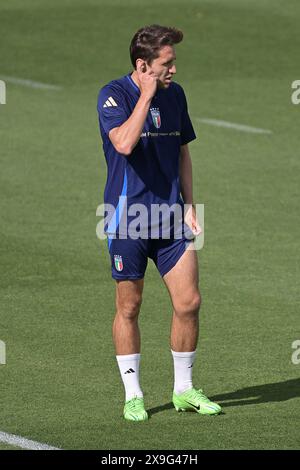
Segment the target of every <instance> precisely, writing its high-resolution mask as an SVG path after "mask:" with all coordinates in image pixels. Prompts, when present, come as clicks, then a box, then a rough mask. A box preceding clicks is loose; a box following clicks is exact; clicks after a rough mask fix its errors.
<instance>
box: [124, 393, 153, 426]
mask: <svg viewBox="0 0 300 470" xmlns="http://www.w3.org/2000/svg"><path fill="white" fill-rule="evenodd" d="M124 418H125V419H127V420H128V421H147V419H148V414H147V411H146V410H145V406H144V399H143V398H137V397H134V398H132V399H131V400H128V401H127V402H126V403H125V406H124Z"/></svg>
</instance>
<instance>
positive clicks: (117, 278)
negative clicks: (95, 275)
mask: <svg viewBox="0 0 300 470" xmlns="http://www.w3.org/2000/svg"><path fill="white" fill-rule="evenodd" d="M144 277H145V275H144V274H140V275H128V276H126V275H123V276H116V275H114V274H112V278H113V279H114V280H115V281H127V280H128V281H137V280H139V279H143V278H144Z"/></svg>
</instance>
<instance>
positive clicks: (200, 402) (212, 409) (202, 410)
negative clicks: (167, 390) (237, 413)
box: [173, 388, 222, 415]
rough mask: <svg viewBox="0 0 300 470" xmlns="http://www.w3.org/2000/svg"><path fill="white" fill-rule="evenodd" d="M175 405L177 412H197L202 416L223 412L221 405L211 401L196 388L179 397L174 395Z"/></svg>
mask: <svg viewBox="0 0 300 470" xmlns="http://www.w3.org/2000/svg"><path fill="white" fill-rule="evenodd" d="M173 404H174V406H175V408H176V411H196V412H197V413H199V414H200V415H217V414H219V413H221V411H222V408H221V407H220V405H218V404H217V403H214V402H212V401H210V400H209V398H207V397H206V396H205V395H204V393H203V391H202V390H201V389H200V390H196V389H195V388H191V389H190V390H187V391H186V392H183V393H180V394H179V395H176V393H173Z"/></svg>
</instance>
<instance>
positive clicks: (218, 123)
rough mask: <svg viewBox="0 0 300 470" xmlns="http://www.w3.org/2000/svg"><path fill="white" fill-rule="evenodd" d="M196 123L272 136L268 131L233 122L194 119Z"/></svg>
mask: <svg viewBox="0 0 300 470" xmlns="http://www.w3.org/2000/svg"><path fill="white" fill-rule="evenodd" d="M196 121H198V122H203V124H209V125H211V126H217V127H226V128H228V129H236V130H237V131H242V132H251V133H253V134H273V132H272V131H270V130H268V129H260V128H259V127H251V126H245V125H243V124H236V123H234V122H228V121H221V120H219V119H208V118H196Z"/></svg>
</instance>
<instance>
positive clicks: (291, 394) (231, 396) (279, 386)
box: [210, 379, 300, 408]
mask: <svg viewBox="0 0 300 470" xmlns="http://www.w3.org/2000/svg"><path fill="white" fill-rule="evenodd" d="M297 397H300V379H291V380H286V381H285V382H275V383H270V384H264V385H254V386H253V387H245V388H241V389H239V390H236V391H235V392H229V393H221V394H220V395H214V396H211V397H210V399H211V400H213V401H217V402H218V403H220V404H221V405H222V408H225V407H229V406H243V405H258V404H260V403H270V402H280V401H287V400H291V399H292V398H297ZM228 400H229V401H228ZM223 402H224V403H223Z"/></svg>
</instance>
